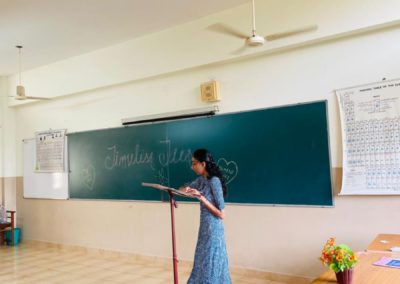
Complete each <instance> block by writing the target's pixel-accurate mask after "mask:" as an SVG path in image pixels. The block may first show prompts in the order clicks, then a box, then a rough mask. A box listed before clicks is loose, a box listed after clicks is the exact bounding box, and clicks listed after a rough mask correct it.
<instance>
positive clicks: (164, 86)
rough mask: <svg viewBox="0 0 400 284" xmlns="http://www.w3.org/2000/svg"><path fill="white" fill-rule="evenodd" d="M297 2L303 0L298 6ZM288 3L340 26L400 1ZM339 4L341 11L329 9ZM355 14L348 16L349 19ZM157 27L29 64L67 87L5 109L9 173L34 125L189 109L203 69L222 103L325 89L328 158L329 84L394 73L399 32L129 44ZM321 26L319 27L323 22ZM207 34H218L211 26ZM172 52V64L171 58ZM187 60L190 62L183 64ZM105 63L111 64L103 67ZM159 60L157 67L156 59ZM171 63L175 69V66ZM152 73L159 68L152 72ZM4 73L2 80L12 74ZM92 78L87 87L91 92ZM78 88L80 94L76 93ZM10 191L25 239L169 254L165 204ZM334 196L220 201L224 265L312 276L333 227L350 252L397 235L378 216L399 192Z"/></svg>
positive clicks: (335, 153) (192, 214)
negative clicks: (275, 43)
mask: <svg viewBox="0 0 400 284" xmlns="http://www.w3.org/2000/svg"><path fill="white" fill-rule="evenodd" d="M279 2H284V1H271V2H269V3H271V4H270V5H271V7H272V8H276V7H278V6H279V5H284V4H279ZM298 2H302V4H304V5H300V4H296V3H298ZM298 2H295V1H287V2H284V3H285V5H288V6H290V7H292V6H296V7H297V5H299V7H301V8H303V9H304V10H302V13H307V12H308V11H310V10H309V9H308V8H310V9H316V10H312V12H313V13H312V16H309V17H310V18H311V19H312V20H314V19H318V20H319V21H321V25H322V24H324V26H325V28H326V29H328V27H329V29H334V28H335V27H340V28H341V32H344V33H345V32H346V29H347V28H349V27H350V28H351V27H352V28H354V26H356V25H357V23H362V25H363V26H364V27H367V26H370V25H375V24H377V23H379V24H384V22H385V17H387V20H388V21H392V20H395V19H394V18H395V17H397V15H395V12H394V10H396V9H394V7H396V5H398V4H399V3H398V1H389V0H387V1H385V3H382V2H378V1H372V0H370V1H351V3H348V2H349V1H338V2H340V3H341V5H342V6H341V5H339V4H337V3H338V2H336V1H335V3H336V4H333V3H332V4H330V3H331V2H332V1H298ZM356 4H360V5H356ZM361 4H362V5H361ZM384 4H385V5H384ZM262 5H266V4H262ZM279 7H281V6H279ZM292 8H293V7H292ZM328 8H329V9H328ZM342 8H343V9H342ZM242 9H244V8H243V7H239V8H237V9H232V10H230V11H227V12H225V13H220V14H217V15H214V16H212V17H209V18H205V19H201V20H199V21H196V22H193V23H189V24H188V25H183V26H181V27H177V28H176V29H171V30H168V31H164V32H165V33H167V32H169V33H171V34H176V37H173V38H172V39H173V40H176V38H177V37H178V38H179V36H180V35H181V32H182V31H186V32H187V33H186V34H187V35H189V38H188V39H187V40H186V41H188V42H189V41H190V40H191V39H192V40H194V42H195V43H196V44H200V43H199V42H197V41H196V40H195V38H196V36H197V33H196V32H195V28H194V27H199V26H201V25H204V26H205V25H206V23H209V22H212V21H214V20H215V19H217V18H218V19H224V20H225V19H229V20H230V21H232V22H235V21H234V20H235V19H236V18H235V17H237V19H238V22H241V21H242V19H241V17H240V16H239V15H236V14H240V12H241V11H242ZM332 9H333V11H336V16H331V14H330V13H331V12H332ZM286 10H288V11H286ZM286 10H285V11H283V13H285V15H287V17H289V16H293V23H295V22H296V21H299V20H298V19H297V18H296V17H300V16H299V15H298V14H295V13H294V12H293V11H294V10H292V9H286ZM360 10H362V13H361V12H359V11H360ZM377 10H380V13H377V12H376V11H377ZM270 11H271V10H268V9H265V14H266V15H272V14H273V13H272V12H270ZM317 12H318V13H317ZM334 14H335V13H334ZM338 14H340V15H341V16H342V17H343V18H337V15H338ZM273 15H275V14H273ZM259 18H260V17H259ZM303 18H306V16H303ZM273 19H274V21H275V22H274V23H275V25H279V24H278V18H277V17H276V15H275V17H274V18H273ZM288 19H291V18H290V17H289V18H288ZM354 19H356V21H354V22H353V20H354ZM317 23H318V24H320V22H317ZM344 23H347V26H346V25H345V24H344ZM329 29H328V30H329ZM338 29H339V28H338ZM350 30H351V29H350ZM164 32H161V33H159V34H156V35H155V36H154V37H151V36H149V37H148V38H144V39H137V40H134V43H133V42H128V43H126V45H124V44H122V45H119V46H116V47H111V48H110V49H107V50H102V51H98V52H94V53H92V54H88V55H83V56H82V57H81V58H73V59H71V60H66V61H65V62H60V63H56V64H54V65H52V66H47V67H43V68H40V69H38V70H32V71H30V72H29V74H27V75H28V77H30V78H31V80H34V79H35V80H36V79H37V81H36V82H34V83H33V81H29V80H28V83H29V84H30V83H32V84H33V85H34V86H35V88H40V89H41V90H43V93H47V94H49V93H50V91H51V92H53V91H54V94H68V93H71V92H72V93H74V94H73V95H70V96H65V97H61V98H58V99H56V100H53V101H49V102H40V103H33V104H28V105H21V106H18V107H14V109H15V117H16V122H17V123H16V139H15V145H16V149H15V148H12V147H11V146H10V147H11V148H10V149H11V151H15V150H16V154H17V169H18V171H17V175H18V176H21V174H22V162H23V161H22V153H21V148H22V147H21V140H22V139H23V138H29V137H32V136H33V135H34V132H35V131H38V130H46V129H48V128H53V129H57V128H68V131H69V132H74V131H83V130H89V129H98V128H107V127H115V126H118V125H120V119H121V118H123V117H132V116H136V115H137V116H140V115H144V114H152V113H162V112H169V111H175V110H181V109H186V108H194V107H199V106H202V105H204V104H203V103H201V101H200V98H199V84H200V83H201V82H204V81H206V80H208V79H210V78H213V79H216V80H218V81H220V83H221V93H222V101H221V102H220V103H219V106H220V109H221V111H222V112H233V111H240V110H248V109H257V108H264V107H269V106H277V105H285V104H293V103H298V102H307V101H315V100H321V99H327V100H328V102H329V122H330V127H329V134H330V145H331V155H332V166H333V167H334V168H338V167H341V164H342V162H341V143H340V139H341V137H340V131H339V113H338V109H337V103H336V99H335V97H334V93H333V90H334V89H335V88H341V87H347V86H352V85H358V84H362V83H369V82H374V81H378V80H380V79H382V78H383V77H386V78H388V79H391V78H398V77H400V66H399V64H398V62H399V60H400V54H399V53H398V43H399V40H398V39H399V38H400V30H399V28H396V27H392V28H385V29H381V30H375V31H372V32H369V33H364V34H362V35H355V36H352V37H345V38H341V39H336V40H333V39H332V40H329V41H323V42H319V43H314V44H312V45H308V46H304V47H298V48H292V49H288V50H285V51H280V52H277V51H276V50H275V51H276V52H274V53H268V52H266V53H264V54H263V53H260V54H254V56H252V57H246V58H243V59H240V60H231V61H229V62H226V61H225V60H226V59H227V57H226V56H222V55H221V54H222V50H223V52H224V54H226V53H225V52H229V50H230V48H231V47H232V46H233V44H232V43H231V42H230V43H229V44H227V45H224V44H223V43H222V42H221V41H220V39H218V41H219V42H218V45H219V47H218V48H217V49H218V50H219V52H220V53H217V55H215V54H214V52H215V50H214V49H213V48H212V47H210V49H208V46H207V45H206V44H201V46H200V47H201V48H200V47H199V48H200V49H201V50H202V52H204V54H205V55H204V54H203V53H199V54H198V52H200V51H199V49H195V50H192V51H187V52H188V53H190V52H193V53H192V54H191V55H189V54H186V55H185V53H183V59H178V57H177V54H172V55H170V54H168V55H167V56H166V58H163V57H162V56H161V55H160V54H162V52H163V49H162V48H163V47H164V46H175V47H176V48H177V50H179V52H183V51H181V50H180V49H179V46H180V44H181V41H182V39H179V41H175V42H173V41H172V39H171V41H170V40H169V39H168V38H167V37H165V38H163V39H164V42H162V44H161V45H157V48H154V49H150V50H147V49H146V48H147V47H148V46H147V45H146V44H144V43H143V44H144V45H143V46H140V47H137V45H136V43H142V41H141V40H143V41H144V42H145V43H146V42H147V41H150V42H153V43H154V44H156V43H159V39H160V37H162V35H164V34H163V33H164ZM191 32H194V33H193V34H192V33H191ZM320 36H321V37H322V38H323V37H327V36H328V32H327V30H325V32H323V34H322V35H320ZM301 39H302V40H304V38H301ZM209 40H216V41H217V39H216V38H214V37H211V36H210V38H209ZM299 40H300V38H299ZM310 40H311V39H310ZM186 41H185V42H186ZM293 41H294V40H293ZM285 43H286V44H293V42H285ZM132 45H134V46H135V48H140V49H141V53H140V55H141V56H142V57H143V58H142V59H141V60H143V62H142V63H141V64H140V65H135V66H133V65H132V62H131V61H130V60H131V59H130V58H129V57H128V56H127V50H132V51H133V52H132V56H134V55H136V54H137V53H136V52H134V51H135V48H133V47H132ZM225 47H226V50H225ZM281 47H284V45H283V46H281ZM125 48H126V49H125ZM160 49H161V51H160ZM103 52H104V53H103ZM99 53H101V54H102V56H101V55H100V54H99ZM154 53H155V54H158V55H156V56H155V58H156V59H157V60H156V61H159V62H158V63H157V64H159V65H157V64H155V65H152V66H151V68H150V67H149V68H146V66H145V63H147V62H151V63H154V62H153V61H151V58H152V56H153V54H154ZM121 54H122V55H121ZM203 55H204V56H203ZM157 56H159V57H157ZM114 57H121V58H120V61H119V62H115V61H114ZM205 57H207V58H208V59H205ZM211 57H213V58H214V57H215V58H214V59H210V58H211ZM164 59H165V60H164ZM174 59H175V60H176V61H177V63H176V64H177V65H179V66H177V65H174V64H172V65H173V66H172V67H171V66H169V64H170V63H171V62H172V61H174ZM92 60H93V61H96V62H97V64H96V68H95V69H92V71H93V72H89V73H87V69H86V68H89V67H87V66H85V65H87V64H89V65H91V64H90V62H93V61H92ZM203 60H204V61H203ZM209 60H211V61H213V60H214V63H213V64H208V65H205V66H203V64H201V63H202V62H205V63H207V62H209ZM186 61H188V62H189V63H188V64H187V65H186V63H185V62H186ZM110 62H113V63H112V64H115V66H110V67H109V68H107V70H103V69H102V68H104V66H105V65H107V64H108V63H110ZM218 62H219V63H218ZM112 64H111V65H112ZM162 64H165V65H166V66H163V68H161V67H160V66H161V65H162ZM66 65H68V67H65V66H66ZM188 65H192V68H190V69H187V67H190V66H188ZM193 65H194V66H195V65H202V66H199V67H193ZM77 66H80V67H82V69H83V70H84V71H82V70H81V69H80V67H79V68H78V67H77ZM64 67H65V68H64ZM92 67H93V65H92ZM92 67H90V68H92ZM176 68H177V69H183V70H181V71H176ZM121 70H122V71H124V72H121V73H124V74H115V77H113V76H110V78H112V80H111V79H110V78H109V77H108V76H107V75H109V74H108V73H107V72H116V73H118V72H120V71H121ZM132 70H135V71H136V72H139V73H140V72H142V71H143V70H145V71H146V70H147V71H146V72H148V73H146V72H144V73H146V74H144V73H141V74H138V73H134V74H133V75H132V72H129V71H132ZM81 71H82V72H83V73H81ZM171 71H174V72H171ZM125 72H127V74H125ZM160 73H161V74H162V75H158V76H154V75H157V74H160ZM77 74H78V75H77ZM149 74H150V75H149ZM123 75H124V76H125V75H126V76H128V77H124V79H123V80H122V82H124V83H121V84H117V85H115V84H114V85H108V86H104V85H107V84H110V81H112V82H114V83H115V82H117V81H119V80H120V79H121V78H122V77H123ZM77 76H79V77H77ZM129 76H131V77H129ZM135 76H136V77H135ZM149 76H150V77H149ZM59 78H64V79H65V82H64V83H65V84H61V83H60V81H59ZM135 78H136V79H135ZM138 78H139V79H140V78H141V79H140V80H139V79H138ZM72 80H74V83H73V84H72V87H71V86H70V85H71V84H67V83H68V82H70V81H72ZM107 80H110V81H107ZM10 82H11V84H12V82H13V79H12V78H11V79H10ZM104 82H106V83H104ZM28 83H27V84H28ZM70 87H71V89H70ZM92 87H96V88H97V89H94V90H91V89H92ZM77 90H79V92H80V93H75V92H77ZM82 90H86V91H82ZM81 91H82V92H81ZM20 190H21V188H19V191H20ZM18 194H19V199H18V201H17V202H18V210H19V214H20V215H19V216H20V217H19V221H20V222H21V223H20V224H21V225H22V226H23V231H24V236H25V237H26V238H28V239H38V240H47V241H52V242H57V243H64V244H75V245H84V246H92V247H100V248H108V249H115V250H121V251H131V252H138V253H143V254H149V255H160V256H166V257H169V256H170V232H169V211H168V206H167V205H166V204H159V203H140V202H113V201H97V202H95V201H76V200H75V201H73V200H69V201H52V200H26V199H22V198H21V192H19V193H18ZM334 201H335V207H333V208H309V207H300V208H298V207H295V208H293V207H290V208H288V207H268V206H236V205H235V206H233V205H231V206H228V207H227V209H226V213H227V218H226V220H225V226H226V236H227V245H228V252H229V257H230V262H231V265H235V266H244V267H251V268H256V269H262V270H267V271H273V272H280V273H286V274H293V275H304V276H309V277H312V276H316V275H317V274H318V273H320V272H321V271H322V270H323V269H324V268H323V267H322V266H321V264H320V263H319V261H318V259H317V258H318V256H319V253H320V250H321V248H322V246H323V244H324V242H325V240H326V239H327V238H329V237H330V236H337V238H338V240H339V241H341V242H345V243H347V244H348V245H350V246H352V247H353V248H354V249H355V250H362V249H364V248H365V247H366V246H367V244H368V243H369V242H370V241H371V240H372V239H373V238H374V236H375V235H376V234H378V233H400V229H399V227H398V225H396V224H395V223H394V222H392V221H391V220H388V219H387V218H382V217H380V216H387V215H388V214H390V215H391V216H393V215H396V214H399V213H400V206H398V204H399V201H400V198H398V197H397V196H396V197H384V196H378V197H371V196H369V197H366V196H359V197H335V200H334ZM198 214H199V212H198V206H196V205H183V206H181V207H180V208H179V209H178V212H177V220H176V221H177V231H178V232H177V234H178V255H179V256H180V257H181V258H183V259H192V257H193V253H194V246H195V241H196V237H197V226H198V217H199V215H198ZM49 224H51V226H49Z"/></svg>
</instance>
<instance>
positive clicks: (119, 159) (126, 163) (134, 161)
mask: <svg viewBox="0 0 400 284" xmlns="http://www.w3.org/2000/svg"><path fill="white" fill-rule="evenodd" d="M133 149H134V151H133V152H129V153H119V151H118V148H117V146H116V145H113V146H111V147H108V148H107V151H108V155H107V156H106V158H105V160H104V166H105V168H106V169H108V170H112V169H114V168H115V167H119V168H127V167H131V166H134V165H140V164H152V163H153V156H154V154H153V152H145V151H143V150H142V149H141V148H140V144H136V145H135V146H134V147H133Z"/></svg>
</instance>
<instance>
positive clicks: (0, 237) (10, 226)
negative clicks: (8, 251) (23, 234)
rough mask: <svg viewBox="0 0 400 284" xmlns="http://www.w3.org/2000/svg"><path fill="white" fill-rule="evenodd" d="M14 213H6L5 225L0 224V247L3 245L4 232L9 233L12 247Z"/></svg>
mask: <svg viewBox="0 0 400 284" xmlns="http://www.w3.org/2000/svg"><path fill="white" fill-rule="evenodd" d="M14 214H15V211H7V223H0V246H2V245H4V242H5V236H6V231H11V244H12V245H13V246H14V228H15V219H14Z"/></svg>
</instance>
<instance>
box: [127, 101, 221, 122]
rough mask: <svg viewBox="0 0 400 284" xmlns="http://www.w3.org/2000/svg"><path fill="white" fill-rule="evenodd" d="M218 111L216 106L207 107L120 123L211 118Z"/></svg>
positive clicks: (134, 118) (142, 117)
mask: <svg viewBox="0 0 400 284" xmlns="http://www.w3.org/2000/svg"><path fill="white" fill-rule="evenodd" d="M218 111H219V108H218V106H208V107H202V108H196V109H186V110H180V111H174V112H167V113H160V114H152V115H145V116H136V117H129V118H123V119H122V120H121V122H122V125H131V124H140V123H154V122H160V121H170V120H176V119H184V118H192V117H199V116H211V115H215V113H217V112H218Z"/></svg>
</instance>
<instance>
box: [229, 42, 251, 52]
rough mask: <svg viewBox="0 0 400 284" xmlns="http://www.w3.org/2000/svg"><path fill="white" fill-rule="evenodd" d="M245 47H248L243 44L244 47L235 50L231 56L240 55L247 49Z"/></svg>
mask: <svg viewBox="0 0 400 284" xmlns="http://www.w3.org/2000/svg"><path fill="white" fill-rule="evenodd" d="M247 47H248V46H247V45H246V44H245V45H243V46H242V47H240V48H238V49H236V50H235V51H232V52H231V54H233V55H239V54H242V53H243V52H244V51H245V50H246V49H247Z"/></svg>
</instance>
